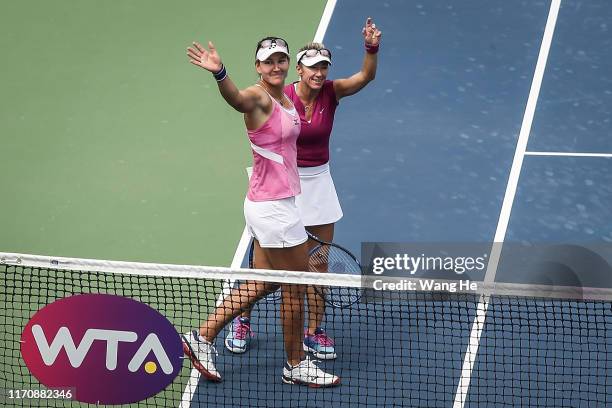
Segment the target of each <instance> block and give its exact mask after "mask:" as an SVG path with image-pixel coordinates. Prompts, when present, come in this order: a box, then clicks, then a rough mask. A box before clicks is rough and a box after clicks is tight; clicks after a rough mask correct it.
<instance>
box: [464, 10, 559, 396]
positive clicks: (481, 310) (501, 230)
mask: <svg viewBox="0 0 612 408" xmlns="http://www.w3.org/2000/svg"><path fill="white" fill-rule="evenodd" d="M560 6H561V0H552V2H551V4H550V11H549V13H548V20H547V21H546V28H545V29H544V36H543V37H542V45H541V46H540V53H539V55H538V62H537V64H536V68H535V73H534V75H533V80H532V82H531V89H530V91H529V98H528V99H527V106H526V107H525V114H524V116H523V123H522V125H521V131H520V133H519V138H518V142H517V145H516V150H515V151H514V159H513V161H512V168H511V170H510V176H509V177H508V184H507V186H506V193H505V195H504V200H503V203H502V208H501V212H500V215H499V220H498V223H497V229H496V231H495V239H494V240H493V246H492V248H491V256H490V258H489V264H488V266H487V271H486V273H485V278H484V281H485V282H487V283H491V282H493V281H495V274H496V273H497V266H498V264H499V257H500V254H501V249H502V246H503V245H502V244H503V242H504V240H505V238H506V231H507V229H508V222H509V221H510V213H511V212H512V204H513V203H514V197H515V195H516V189H517V186H518V181H519V176H520V174H521V168H522V166H523V159H524V157H525V152H526V151H527V142H528V140H529V133H530V132H531V125H532V123H533V116H534V113H535V108H536V104H537V102H538V96H539V94H540V87H541V85H542V78H543V77H544V71H545V69H546V61H547V60H548V53H549V51H550V45H551V43H552V38H553V34H554V31H555V25H556V24H557V16H558V15H559V8H560ZM489 298H490V296H489V294H486V293H485V294H484V295H482V296H481V298H480V302H479V303H478V306H477V308H476V317H475V318H474V324H473V325H472V330H471V333H470V341H469V344H468V347H467V350H466V352H465V357H464V359H463V368H462V370H461V378H460V379H459V384H458V385H457V392H456V394H455V401H454V404H453V408H463V406H464V405H465V401H466V399H467V393H468V388H469V386H470V379H471V377H472V369H473V368H474V362H475V361H476V355H477V353H478V346H479V344H480V336H481V334H482V330H483V328H484V322H485V317H486V313H487V308H488V307H489Z"/></svg>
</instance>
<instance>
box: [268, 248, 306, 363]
mask: <svg viewBox="0 0 612 408" xmlns="http://www.w3.org/2000/svg"><path fill="white" fill-rule="evenodd" d="M264 252H266V253H267V255H268V259H269V260H270V261H271V263H272V266H273V267H274V269H281V270H288V271H291V270H292V271H306V270H307V266H308V261H307V255H308V248H307V245H306V243H303V244H301V245H298V246H295V247H291V248H264ZM281 290H282V303H281V323H282V325H283V335H284V340H285V351H286V353H287V362H288V363H289V364H291V365H297V364H299V363H300V361H301V360H302V358H303V357H304V350H303V348H302V340H303V336H304V334H303V330H304V293H305V290H306V288H305V287H304V285H291V284H284V285H281Z"/></svg>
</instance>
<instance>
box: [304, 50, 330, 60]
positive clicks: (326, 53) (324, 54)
mask: <svg viewBox="0 0 612 408" xmlns="http://www.w3.org/2000/svg"><path fill="white" fill-rule="evenodd" d="M317 54H320V55H321V56H322V57H327V58H329V59H331V51H330V50H328V49H327V48H321V49H320V50H315V49H310V50H306V51H302V52H300V53H299V54H298V59H297V60H298V61H297V62H298V63H299V62H300V61H301V60H302V58H304V57H308V58H312V57H315V56H316V55H317Z"/></svg>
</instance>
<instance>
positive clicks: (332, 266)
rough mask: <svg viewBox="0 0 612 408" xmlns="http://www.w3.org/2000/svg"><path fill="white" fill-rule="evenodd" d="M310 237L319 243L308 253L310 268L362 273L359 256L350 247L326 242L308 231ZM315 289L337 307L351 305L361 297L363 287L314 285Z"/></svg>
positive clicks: (353, 273)
mask: <svg viewBox="0 0 612 408" xmlns="http://www.w3.org/2000/svg"><path fill="white" fill-rule="evenodd" d="M307 233H308V237H309V238H310V239H312V240H313V241H315V242H316V243H317V245H316V246H315V247H314V248H312V249H311V250H310V252H309V253H308V270H309V271H311V272H329V273H338V274H346V275H361V265H360V264H359V261H358V260H357V257H356V256H355V255H353V254H352V253H351V252H350V251H349V250H348V249H346V248H344V247H342V246H340V245H338V244H335V243H333V242H326V241H323V240H322V239H320V238H318V237H317V236H315V235H313V234H311V233H310V232H308V231H307ZM314 289H315V291H316V292H317V293H318V294H319V295H320V296H321V297H322V298H323V299H325V303H327V304H328V305H330V306H332V307H336V308H346V307H349V306H351V305H353V304H355V303H357V302H359V300H360V299H361V289H359V288H352V287H346V286H344V287H340V286H322V285H321V286H319V285H314Z"/></svg>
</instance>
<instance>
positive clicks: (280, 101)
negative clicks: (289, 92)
mask: <svg viewBox="0 0 612 408" xmlns="http://www.w3.org/2000/svg"><path fill="white" fill-rule="evenodd" d="M259 86H261V87H262V88H263V89H265V91H266V92H267V93H268V95H270V96H271V97H272V98H274V100H275V101H276V102H278V103H280V104H281V106H284V107H286V106H285V104H284V103H283V102H285V101H286V100H288V99H287V96H285V93H284V92H283V93H282V94H281V99H278V98H277V97H276V96H274V95H272V92H270V89H268V87H267V86H266V85H265V84H264V82H263V81H260V83H259Z"/></svg>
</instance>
